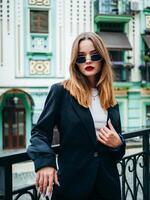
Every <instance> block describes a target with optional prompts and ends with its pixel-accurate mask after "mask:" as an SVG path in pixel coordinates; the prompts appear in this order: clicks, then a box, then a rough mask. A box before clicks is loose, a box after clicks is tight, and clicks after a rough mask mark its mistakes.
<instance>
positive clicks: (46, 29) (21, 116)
mask: <svg viewBox="0 0 150 200" xmlns="http://www.w3.org/2000/svg"><path fill="white" fill-rule="evenodd" d="M83 31H95V32H97V33H98V34H100V36H101V37H102V38H103V39H104V41H105V43H106V46H107V47H108V49H109V53H110V56H111V60H112V67H113V69H114V71H115V75H116V76H115V82H114V88H115V93H116V97H117V99H118V102H119V104H120V111H121V120H122V126H123V127H124V130H126V129H125V128H126V127H129V128H130V129H132V128H135V127H137V128H138V127H142V126H146V125H148V124H149V117H150V70H149V67H150V2H149V0H130V1H128V0H105V1H104V0H99V1H98V0H23V1H22V0H0V149H14V148H25V147H26V146H27V145H28V144H29V138H30V131H31V127H32V125H33V124H34V123H36V121H37V119H38V116H39V114H40V112H41V110H42V108H43V104H44V101H45V98H46V95H47V93H48V90H49V88H50V86H51V85H52V84H53V83H55V82H60V81H62V80H64V79H66V78H67V77H68V76H69V73H68V68H69V67H68V66H69V59H70V49H71V45H72V41H73V40H74V38H75V37H76V36H77V35H78V34H79V33H81V32H83Z"/></svg>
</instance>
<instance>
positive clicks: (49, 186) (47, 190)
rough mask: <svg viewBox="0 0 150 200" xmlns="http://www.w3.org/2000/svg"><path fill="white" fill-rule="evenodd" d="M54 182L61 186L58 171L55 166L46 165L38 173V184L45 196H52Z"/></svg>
mask: <svg viewBox="0 0 150 200" xmlns="http://www.w3.org/2000/svg"><path fill="white" fill-rule="evenodd" d="M53 183H55V184H57V185H58V186H59V182H58V176H57V171H56V170H55V168H53V167H44V168H42V169H40V170H39V171H37V173H36V186H37V188H38V190H39V192H41V193H42V194H43V195H44V196H45V195H46V196H51V194H52V190H53Z"/></svg>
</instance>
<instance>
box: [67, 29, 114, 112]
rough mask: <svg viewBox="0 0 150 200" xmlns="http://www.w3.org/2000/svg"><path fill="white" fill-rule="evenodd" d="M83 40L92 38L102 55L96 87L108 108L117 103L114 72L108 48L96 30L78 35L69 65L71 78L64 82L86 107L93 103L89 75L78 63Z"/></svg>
mask: <svg viewBox="0 0 150 200" xmlns="http://www.w3.org/2000/svg"><path fill="white" fill-rule="evenodd" d="M82 40H91V41H92V43H93V45H94V48H95V50H96V51H97V52H98V53H99V54H100V55H101V56H102V58H103V60H102V61H101V70H100V72H99V73H98V74H97V75H96V80H97V83H96V88H97V89H98V92H99V98H100V103H101V106H102V108H103V109H104V110H107V109H108V108H109V107H110V106H114V105H115V104H116V99H115V96H114V90H113V72H112V67H111V62H110V57H109V54H108V50H107V49H106V47H105V45H104V42H103V41H102V39H101V37H100V36H99V35H97V34H96V33H94V32H84V33H82V34H80V35H78V36H77V38H76V39H75V40H74V42H73V45H72V51H71V61H70V65H69V71H70V78H69V79H68V80H65V81H64V82H63V85H64V88H65V89H66V90H68V91H69V92H70V94H71V95H72V96H73V97H74V98H75V99H76V100H77V101H78V103H79V104H80V105H82V106H84V107H89V105H90V103H91V87H90V86H89V83H88V80H87V77H86V76H84V75H83V74H82V73H81V72H80V71H79V68H78V65H77V64H76V59H77V56H78V51H79V44H80V42H81V41H82Z"/></svg>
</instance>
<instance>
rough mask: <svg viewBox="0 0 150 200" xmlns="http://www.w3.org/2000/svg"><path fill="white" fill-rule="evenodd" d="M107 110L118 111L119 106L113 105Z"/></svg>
mask: <svg viewBox="0 0 150 200" xmlns="http://www.w3.org/2000/svg"><path fill="white" fill-rule="evenodd" d="M108 110H112V111H119V104H118V103H116V104H115V105H113V106H110V107H109V108H108Z"/></svg>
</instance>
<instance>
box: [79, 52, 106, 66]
mask: <svg viewBox="0 0 150 200" xmlns="http://www.w3.org/2000/svg"><path fill="white" fill-rule="evenodd" d="M90 57H91V58H90V60H91V61H100V60H102V59H103V58H102V57H101V55H99V54H93V55H91V56H90ZM85 62H86V56H78V57H77V60H76V63H77V64H82V63H85Z"/></svg>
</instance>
